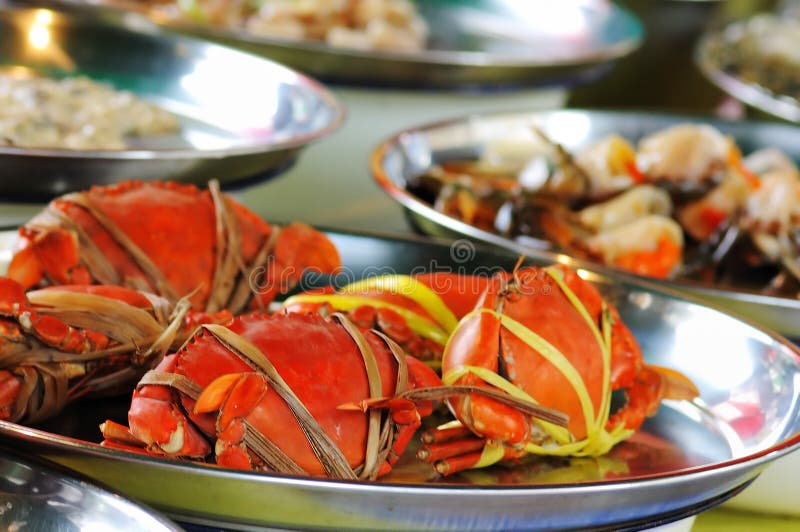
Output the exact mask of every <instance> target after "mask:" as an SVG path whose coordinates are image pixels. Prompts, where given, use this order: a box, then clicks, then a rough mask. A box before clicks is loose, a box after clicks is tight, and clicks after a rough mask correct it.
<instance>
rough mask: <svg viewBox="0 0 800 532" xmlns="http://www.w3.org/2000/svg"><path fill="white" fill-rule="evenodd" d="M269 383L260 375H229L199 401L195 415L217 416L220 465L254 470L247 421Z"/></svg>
mask: <svg viewBox="0 0 800 532" xmlns="http://www.w3.org/2000/svg"><path fill="white" fill-rule="evenodd" d="M267 388H268V386H267V380H266V378H265V377H264V376H263V375H261V374H258V373H229V374H227V375H222V376H221V377H217V378H216V379H214V380H213V381H212V382H211V383H210V384H209V385H208V386H206V387H205V389H204V390H203V392H202V393H201V394H200V396H199V397H198V398H197V403H195V407H194V412H195V413H196V414H203V413H209V412H213V411H219V414H218V415H217V434H218V437H217V443H216V445H215V452H216V455H217V464H218V465H221V466H226V467H234V468H237V469H251V468H252V463H251V458H250V454H249V453H248V452H247V446H246V444H245V442H244V439H245V432H246V427H245V418H246V417H247V415H248V414H250V412H251V411H252V410H253V408H255V407H256V405H258V403H259V401H260V400H261V398H262V397H263V396H264V394H265V393H266V392H267Z"/></svg>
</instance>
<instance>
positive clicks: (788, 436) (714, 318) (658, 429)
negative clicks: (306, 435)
mask: <svg viewBox="0 0 800 532" xmlns="http://www.w3.org/2000/svg"><path fill="white" fill-rule="evenodd" d="M328 234H329V235H330V237H331V238H332V240H333V241H334V243H335V244H336V245H337V247H338V248H339V249H340V251H341V253H342V257H343V261H344V264H345V268H344V269H343V270H342V275H343V276H345V277H346V279H342V280H344V281H348V280H352V278H361V277H363V276H365V275H374V274H375V273H388V272H391V271H394V272H399V273H408V272H411V271H412V270H416V271H419V268H421V267H424V268H426V269H428V270H436V271H444V270H447V271H455V272H463V273H474V274H480V272H483V274H490V273H491V272H494V271H496V268H498V267H503V268H512V267H513V265H514V263H515V262H516V255H515V254H513V253H508V252H503V251H502V250H498V249H496V248H488V247H481V246H479V245H475V244H473V243H471V242H469V241H467V240H461V241H458V242H457V244H456V245H448V244H446V243H441V242H436V241H431V240H427V239H415V238H406V239H398V238H389V237H384V236H380V235H370V234H352V233H338V232H329V233H328ZM534 262H537V263H538V262H541V261H539V260H537V259H535V260H534ZM376 268H377V269H379V271H378V270H376ZM582 275H585V276H586V278H588V279H589V280H590V281H592V282H594V283H596V284H597V286H598V287H599V288H600V290H601V291H602V292H603V293H604V294H605V295H606V297H608V298H609V300H610V301H612V302H613V303H614V304H616V306H617V307H618V309H619V311H620V314H621V316H622V318H623V320H624V321H625V322H626V323H627V324H628V325H629V326H630V328H631V330H632V331H633V333H634V334H635V336H636V338H637V339H638V341H639V342H640V343H641V346H642V348H643V351H644V353H645V358H646V360H647V361H648V362H649V363H653V364H659V365H663V366H668V367H671V368H675V369H677V370H679V371H681V372H683V373H684V374H686V375H687V376H689V377H690V378H691V379H692V380H693V381H694V382H695V383H696V384H697V386H698V387H699V389H700V392H701V396H700V398H699V399H698V400H696V401H695V402H692V403H687V402H667V403H664V404H663V405H662V406H661V409H660V410H659V412H658V413H657V415H656V416H654V417H652V418H650V419H649V420H648V421H647V422H646V423H645V425H644V426H643V428H642V429H641V430H640V431H639V432H638V433H637V434H636V435H635V436H634V437H633V438H632V439H631V440H629V441H627V442H624V443H622V444H620V445H618V446H617V447H615V448H614V449H613V450H612V451H611V452H610V453H609V454H608V455H606V456H603V457H600V458H578V459H569V460H556V461H553V460H532V461H530V462H527V463H525V464H521V465H518V466H516V467H513V468H511V467H498V466H495V467H493V468H488V469H485V470H478V471H472V472H465V473H461V474H459V475H455V476H452V477H448V478H447V479H441V478H436V477H435V476H433V474H432V471H431V469H430V466H428V465H425V464H421V463H419V462H418V461H416V460H415V459H414V458H413V453H412V452H407V453H405V454H404V456H403V457H402V458H401V460H400V462H398V464H396V466H395V468H394V470H393V472H392V473H391V474H390V475H389V476H388V477H385V478H383V479H381V480H380V481H379V482H377V483H364V482H341V481H329V480H320V479H312V478H297V477H286V476H278V475H271V474H266V473H252V472H243V471H234V470H228V469H222V468H217V467H209V466H203V465H198V464H192V463H188V462H176V461H170V460H165V459H161V458H157V457H150V456H143V455H139V454H131V453H127V452H124V451H117V450H113V449H108V448H104V447H100V446H98V445H96V444H94V443H91V442H97V441H99V440H100V437H99V431H98V428H97V426H98V423H100V422H102V421H104V420H105V419H109V418H110V419H115V420H117V421H122V422H124V421H125V420H126V411H127V405H128V401H129V398H128V397H120V398H115V399H111V400H104V401H101V400H91V401H88V400H87V401H83V402H80V403H77V404H74V405H72V406H71V407H69V408H68V409H67V410H66V411H65V412H64V413H63V414H61V415H59V416H58V417H57V418H55V419H53V420H51V421H50V422H48V423H46V424H43V425H40V426H38V427H36V428H30V427H24V426H21V425H18V424H14V423H9V422H0V441H2V443H3V444H5V445H11V446H15V447H19V448H20V449H22V450H24V451H26V452H28V453H36V454H38V455H41V456H42V457H45V458H47V459H49V460H51V461H54V462H57V463H59V464H62V465H64V466H66V467H68V468H71V469H72V470H75V471H78V472H80V473H82V474H84V475H87V476H89V477H91V478H93V479H96V480H98V481H101V482H102V483H104V484H105V485H108V486H110V487H111V488H113V489H115V490H118V491H119V492H120V493H121V494H123V495H126V496H129V497H132V498H135V499H137V500H140V501H143V502H145V503H147V504H149V505H151V506H153V507H155V508H158V509H159V510H161V511H163V512H165V513H167V514H168V515H170V516H171V517H173V518H175V519H177V520H180V521H184V522H195V523H202V524H216V525H223V526H234V527H247V526H270V527H285V528H299V529H303V530H308V529H321V528H329V529H338V530H342V529H371V530H378V529H389V530H422V529H425V530H428V529H436V530H468V529H476V530H490V529H494V530H553V529H582V530H593V529H609V528H614V529H625V528H634V529H635V528H644V527H646V526H654V525H655V524H663V523H666V522H669V521H671V520H675V519H680V518H683V517H686V516H688V515H691V514H693V513H696V512H698V511H701V510H702V509H705V508H707V507H709V506H712V505H714V504H717V503H719V502H721V501H722V500H724V499H725V498H727V497H728V496H729V495H730V494H732V493H734V492H736V491H738V490H740V489H742V488H743V487H744V486H745V485H746V484H747V483H748V482H749V481H751V480H752V479H753V478H755V477H756V476H757V475H758V474H759V473H760V471H761V470H762V469H763V468H764V467H765V466H766V465H767V464H768V463H769V462H771V461H772V460H776V459H779V458H781V457H783V456H784V455H786V454H787V453H789V452H791V451H793V450H796V449H797V448H798V447H800V401H799V400H798V399H799V396H800V380H798V375H800V353H798V351H797V350H796V349H795V348H794V347H793V346H792V345H791V344H789V343H788V342H786V341H784V340H783V339H781V338H779V337H776V336H774V335H772V334H770V333H768V332H765V331H763V330H761V329H759V328H757V327H756V326H753V325H751V324H749V323H747V322H744V321H741V320H738V319H736V318H733V317H731V316H728V315H726V314H724V313H722V312H720V311H717V310H714V309H711V308H708V307H705V306H703V305H701V304H698V303H696V302H694V301H692V300H688V299H686V298H684V297H681V296H679V295H676V294H675V293H673V292H670V291H664V290H661V289H659V288H658V287H656V286H654V285H652V284H649V283H645V282H641V281H635V280H633V281H627V280H626V281H621V280H620V279H618V278H616V277H613V276H610V275H606V274H603V273H598V272H594V271H591V270H584V272H583V274H582Z"/></svg>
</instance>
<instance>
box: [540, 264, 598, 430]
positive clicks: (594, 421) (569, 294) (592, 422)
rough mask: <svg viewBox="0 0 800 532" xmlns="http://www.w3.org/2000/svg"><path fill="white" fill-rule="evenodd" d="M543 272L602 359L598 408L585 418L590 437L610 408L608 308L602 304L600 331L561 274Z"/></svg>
mask: <svg viewBox="0 0 800 532" xmlns="http://www.w3.org/2000/svg"><path fill="white" fill-rule="evenodd" d="M544 271H545V272H546V273H547V274H548V275H549V276H550V277H551V278H552V279H553V281H555V283H556V284H557V285H558V287H559V288H560V289H561V292H562V293H563V294H564V296H566V298H567V300H568V301H569V302H570V303H572V306H573V307H574V308H575V310H576V311H577V312H578V314H580V315H581V317H583V319H584V321H586V324H587V325H588V326H589V330H590V331H592V334H593V335H594V337H595V340H597V344H598V345H599V346H600V353H601V355H602V357H603V389H602V392H601V395H600V407H599V408H598V409H597V417H594V416H592V417H591V418H589V417H587V418H585V419H586V433H587V434H589V435H591V434H592V433H594V432H596V431H599V430H603V428H604V427H605V424H606V422H607V421H608V413H607V412H608V410H609V409H610V406H611V391H610V386H611V335H610V327H609V324H608V308H607V306H606V304H605V302H603V306H602V311H601V321H602V330H600V329H598V327H597V323H596V322H595V320H594V319H592V316H591V315H590V314H589V311H588V310H586V306H585V305H584V304H583V301H581V300H580V298H579V297H578V296H577V295H575V292H573V291H572V289H571V288H570V287H569V286H568V285H567V283H566V282H565V281H564V274H563V272H561V271H560V270H556V269H553V268H545V269H544Z"/></svg>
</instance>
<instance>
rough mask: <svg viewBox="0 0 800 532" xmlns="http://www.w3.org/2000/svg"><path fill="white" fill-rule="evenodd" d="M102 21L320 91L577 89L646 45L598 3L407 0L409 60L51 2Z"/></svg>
mask: <svg viewBox="0 0 800 532" xmlns="http://www.w3.org/2000/svg"><path fill="white" fill-rule="evenodd" d="M51 1H54V2H57V3H58V4H69V5H72V6H77V7H79V8H85V9H90V10H94V11H100V12H102V13H104V15H106V16H111V17H112V18H116V19H117V20H122V19H123V18H124V17H120V15H121V14H123V15H124V14H133V13H136V14H139V15H144V17H146V18H147V20H149V21H150V22H152V23H153V24H156V25H158V26H161V27H164V28H168V29H170V30H174V31H178V32H181V33H185V34H189V35H193V36H196V37H201V38H204V39H209V40H213V41H217V42H220V43H224V44H228V45H232V46H236V47H239V48H242V49H245V50H247V51H250V52H254V53H259V54H262V55H264V56H267V57H270V58H272V59H274V60H276V61H279V62H281V63H283V64H286V65H288V66H291V67H293V68H297V69H298V70H302V71H303V72H308V73H309V74H311V75H313V76H316V77H318V78H320V79H323V80H325V81H326V82H336V83H347V84H356V85H364V84H370V85H390V86H393V87H399V86H403V87H429V88H430V87H439V88H443V87H460V86H465V85H483V86H485V85H516V84H538V83H544V82H547V83H548V84H551V85H552V84H553V83H557V82H560V83H577V82H581V81H587V80H590V79H595V78H596V77H597V76H599V75H601V74H602V73H605V71H606V70H607V69H608V68H607V67H608V66H609V64H610V62H612V61H614V60H616V59H618V58H620V57H622V56H625V55H627V54H628V53H630V52H632V51H633V50H635V49H636V48H637V47H638V46H639V44H640V43H641V41H642V39H643V37H644V30H643V28H642V25H641V24H640V22H639V20H638V19H637V18H636V17H635V16H634V15H633V14H631V13H630V12H628V11H627V10H625V9H623V8H621V7H619V6H617V5H615V3H613V2H607V1H604V0H587V1H583V2H558V3H557V4H558V5H554V4H553V2H550V1H548V0H526V1H525V2H517V1H515V0H470V1H468V2H464V1H457V0H437V1H435V2H431V1H423V0H415V1H414V3H415V4H416V5H417V8H418V9H419V11H420V13H421V15H422V16H423V17H424V18H425V20H426V21H427V23H428V25H429V29H430V36H431V37H430V43H429V46H428V48H427V49H425V50H423V51H421V52H415V53H393V52H382V51H359V50H351V49H342V48H334V47H331V46H327V45H325V44H320V43H315V42H309V41H302V42H291V41H285V40H280V39H277V38H270V37H264V36H257V35H254V34H252V33H248V32H246V31H244V30H241V29H223V28H219V27H210V26H201V25H197V24H190V23H186V22H180V21H172V20H164V18H163V17H160V18H159V17H156V16H154V15H152V14H151V13H148V12H147V10H146V9H142V7H141V5H139V6H137V5H136V2H135V1H133V2H132V1H129V0H51Z"/></svg>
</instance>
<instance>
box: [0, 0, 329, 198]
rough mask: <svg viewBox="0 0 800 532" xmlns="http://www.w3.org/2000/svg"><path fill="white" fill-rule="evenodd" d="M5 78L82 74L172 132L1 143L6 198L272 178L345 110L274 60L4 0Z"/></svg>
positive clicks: (0, 37) (0, 48)
mask: <svg viewBox="0 0 800 532" xmlns="http://www.w3.org/2000/svg"><path fill="white" fill-rule="evenodd" d="M0 8H2V9H0V71H2V72H10V73H11V74H12V75H14V74H20V75H30V74H31V73H32V74H41V75H46V76H52V77H65V76H78V75H80V76H86V77H88V78H90V79H93V80H95V81H101V82H105V83H108V84H110V85H112V86H114V87H115V88H117V89H124V90H129V91H131V92H133V93H135V94H136V95H137V96H139V97H141V98H143V99H146V100H149V101H152V102H154V103H156V104H157V105H159V106H161V107H163V108H165V109H167V110H168V111H171V112H173V113H174V114H175V115H177V117H178V119H179V121H180V126H181V129H180V132H179V133H178V134H174V135H165V136H158V137H142V138H138V139H135V140H132V141H131V146H130V148H129V149H126V150H105V151H78V150H58V149H27V148H19V147H0V195H3V197H4V198H6V199H8V198H12V197H15V198H19V199H32V198H33V199H41V198H42V197H47V196H53V195H57V194H62V193H64V192H67V191H71V190H78V189H85V188H88V187H89V186H91V185H94V184H109V183H114V182H118V181H122V180H126V179H140V180H153V179H166V178H169V179H173V180H184V181H192V182H197V183H203V184H204V183H206V182H207V181H208V180H209V179H211V178H217V179H219V180H220V181H221V182H223V184H224V183H232V182H234V181H240V180H243V179H248V178H262V179H263V178H266V177H269V176H271V175H274V174H276V173H278V172H280V171H281V170H284V169H285V168H286V167H288V166H289V165H291V164H292V162H293V161H294V160H295V158H296V157H297V156H298V154H299V153H300V150H301V149H302V148H303V147H304V146H306V145H307V144H308V143H309V142H311V141H314V140H316V139H319V138H321V137H323V136H325V135H328V134H330V133H332V132H333V131H335V130H336V129H337V128H338V127H339V125H340V124H341V123H342V120H343V114H344V112H343V109H342V108H341V106H340V105H339V104H338V103H337V101H336V100H335V99H334V97H333V96H332V95H331V94H330V93H329V92H328V91H327V90H326V89H325V88H324V87H322V86H321V85H320V84H318V83H317V82H315V81H313V80H311V79H310V78H307V77H305V76H303V75H301V74H298V73H297V72H294V71H292V70H290V69H288V68H285V67H283V66H281V65H278V64H277V63H274V62H272V61H270V60H267V59H263V58H259V57H256V56H254V55H250V54H246V53H243V52H240V51H236V50H233V49H229V48H226V47H223V46H219V45H216V44H209V43H206V42H202V41H199V40H195V39H191V38H186V37H176V36H167V35H164V34H162V33H158V32H155V33H154V32H148V31H131V30H129V29H126V28H124V27H122V26H119V25H109V24H107V23H106V22H105V21H104V20H103V19H102V18H101V17H97V16H90V15H88V14H80V13H71V12H57V11H52V10H49V9H33V8H23V7H14V6H13V5H12V4H10V3H8V2H6V1H5V0H0Z"/></svg>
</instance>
